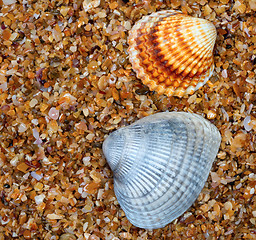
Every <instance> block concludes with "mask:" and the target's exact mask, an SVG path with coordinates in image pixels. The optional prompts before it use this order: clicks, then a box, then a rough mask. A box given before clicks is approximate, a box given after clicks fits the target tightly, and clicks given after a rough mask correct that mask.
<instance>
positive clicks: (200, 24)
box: [128, 10, 216, 97]
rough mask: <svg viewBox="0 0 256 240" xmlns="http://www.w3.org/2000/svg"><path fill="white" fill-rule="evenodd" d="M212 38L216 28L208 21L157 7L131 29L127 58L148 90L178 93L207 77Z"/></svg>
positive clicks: (211, 66)
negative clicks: (154, 11) (156, 10)
mask: <svg viewBox="0 0 256 240" xmlns="http://www.w3.org/2000/svg"><path fill="white" fill-rule="evenodd" d="M215 40H216V29H215V27H214V25H213V24H212V23H210V22H209V21H207V20H205V19H201V18H195V17H190V16H188V15H186V14H183V13H181V12H179V11H174V10H165V11H160V12H156V13H152V14H151V15H148V16H145V17H143V18H142V19H141V20H139V21H138V22H137V23H136V24H135V25H134V26H133V28H132V29H131V31H130V35H129V39H128V43H129V48H128V52H129V59H130V62H131V63H132V67H133V69H134V71H135V72H136V73H137V77H138V78H140V79H141V80H142V82H143V83H144V84H145V85H147V86H149V88H150V90H151V91H153V90H155V91H157V92H158V93H159V94H166V95H167V96H178V97H182V96H184V95H186V94H192V93H194V91H196V90H197V89H199V88H201V87H202V86H203V85H204V84H205V83H206V82H207V81H208V80H209V78H210V77H211V75H212V73H213V69H214V62H213V47H214V44H215Z"/></svg>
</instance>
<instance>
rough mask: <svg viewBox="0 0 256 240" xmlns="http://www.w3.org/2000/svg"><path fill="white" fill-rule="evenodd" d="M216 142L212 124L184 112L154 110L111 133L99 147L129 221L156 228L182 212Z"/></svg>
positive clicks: (199, 182)
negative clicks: (108, 166)
mask: <svg viewBox="0 0 256 240" xmlns="http://www.w3.org/2000/svg"><path fill="white" fill-rule="evenodd" d="M220 141H221V137H220V133H219V131H218V130H217V128H216V127H215V126H214V125H213V124H211V123H210V122H209V121H208V120H205V119H204V118H202V117H201V116H199V115H197V114H191V113H184V112H171V113H169V112H165V113H158V114H154V115H151V116H149V117H145V118H143V119H141V120H139V121H137V122H135V123H133V124H132V125H130V126H127V127H123V128H120V129H119V130H117V131H115V132H113V133H111V134H110V135H109V136H108V137H107V138H106V140H105V141H104V143H103V152H104V155H105V157H106V159H107V162H108V164H109V165H110V167H111V169H112V171H113V174H114V190H115V194H116V197H117V200H118V202H119V204H120V206H121V207H122V209H123V210H124V212H125V214H126V217H127V218H128V220H129V221H130V222H131V223H132V224H133V225H135V226H137V227H140V228H146V229H155V228H161V227H164V226H166V225H167V224H168V223H170V222H171V221H173V220H174V219H176V218H177V217H179V216H180V215H181V214H183V213H184V212H185V211H186V210H187V209H188V208H189V207H190V206H191V205H192V204H193V203H194V201H195V200H196V199H197V197H198V195H199V193H200V192H201V190H202V188H203V187H204V184H205V182H206V180H207V177H208V175H209V171H210V169H211V166H212V163H213V161H214V159H215V157H216V154H217V152H218V149H219V145H220Z"/></svg>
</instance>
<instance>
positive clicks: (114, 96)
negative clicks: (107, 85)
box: [112, 88, 119, 101]
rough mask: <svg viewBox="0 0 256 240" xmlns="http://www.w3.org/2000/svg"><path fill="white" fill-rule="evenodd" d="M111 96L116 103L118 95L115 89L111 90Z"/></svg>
mask: <svg viewBox="0 0 256 240" xmlns="http://www.w3.org/2000/svg"><path fill="white" fill-rule="evenodd" d="M112 96H113V98H114V99H115V100H116V101H118V100H119V94H118V91H117V89H116V88H112Z"/></svg>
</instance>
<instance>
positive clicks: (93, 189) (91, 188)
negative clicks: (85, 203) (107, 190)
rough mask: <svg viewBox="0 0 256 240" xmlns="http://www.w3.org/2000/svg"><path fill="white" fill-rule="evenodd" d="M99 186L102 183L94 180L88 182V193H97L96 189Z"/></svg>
mask: <svg viewBox="0 0 256 240" xmlns="http://www.w3.org/2000/svg"><path fill="white" fill-rule="evenodd" d="M99 187H100V183H95V182H92V183H89V184H87V185H86V187H85V189H86V192H87V193H89V194H94V193H96V191H97V189H98V188H99Z"/></svg>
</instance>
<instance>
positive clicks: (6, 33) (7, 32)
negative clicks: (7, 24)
mask: <svg viewBox="0 0 256 240" xmlns="http://www.w3.org/2000/svg"><path fill="white" fill-rule="evenodd" d="M2 35H3V39H4V40H9V38H10V37H11V31H10V30H9V29H8V28H6V29H5V30H3V33H2Z"/></svg>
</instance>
